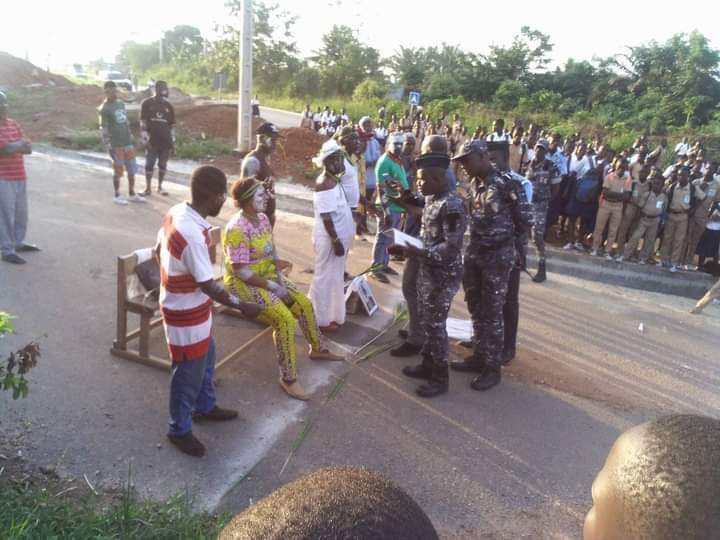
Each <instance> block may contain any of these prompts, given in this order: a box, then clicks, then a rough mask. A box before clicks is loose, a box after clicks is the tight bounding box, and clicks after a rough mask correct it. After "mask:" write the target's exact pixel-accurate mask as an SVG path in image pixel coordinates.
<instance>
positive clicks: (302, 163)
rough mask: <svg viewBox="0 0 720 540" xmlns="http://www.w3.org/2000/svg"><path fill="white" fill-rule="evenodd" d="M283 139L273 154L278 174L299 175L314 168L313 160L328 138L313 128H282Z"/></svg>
mask: <svg viewBox="0 0 720 540" xmlns="http://www.w3.org/2000/svg"><path fill="white" fill-rule="evenodd" d="M280 134H281V135H282V139H280V143H279V144H278V148H277V150H276V151H275V153H274V154H273V156H272V162H273V166H274V168H275V171H276V173H277V174H282V175H291V176H297V175H298V173H305V172H307V171H309V170H311V169H312V163H311V160H312V158H313V157H315V156H316V155H317V153H318V151H319V150H320V147H321V146H322V144H323V143H324V142H325V141H326V140H327V139H326V138H325V137H324V136H322V135H319V134H318V133H317V132H315V131H313V130H312V129H307V128H299V127H296V128H287V129H281V130H280Z"/></svg>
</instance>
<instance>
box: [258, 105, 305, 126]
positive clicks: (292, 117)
mask: <svg viewBox="0 0 720 540" xmlns="http://www.w3.org/2000/svg"><path fill="white" fill-rule="evenodd" d="M260 116H262V117H263V118H264V119H265V120H267V121H268V122H272V123H273V124H275V125H276V126H277V127H279V128H289V127H300V120H302V114H299V113H294V112H289V111H281V110H280V109H271V108H268V107H260Z"/></svg>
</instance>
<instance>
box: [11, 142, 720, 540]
mask: <svg viewBox="0 0 720 540" xmlns="http://www.w3.org/2000/svg"><path fill="white" fill-rule="evenodd" d="M28 170H29V173H30V183H29V190H30V204H31V221H30V231H29V238H28V240H29V241H32V242H37V243H39V244H40V245H41V246H42V247H43V248H44V250H43V252H41V253H38V254H30V255H29V256H28V259H29V260H30V262H29V264H28V265H26V266H24V267H13V266H10V265H2V266H0V309H2V310H7V311H10V312H12V313H14V314H16V315H17V316H18V319H17V320H16V321H15V322H16V327H17V334H16V335H13V336H10V337H9V338H7V339H5V340H3V342H2V351H4V352H5V351H8V350H10V349H11V347H19V346H21V345H23V344H24V343H25V342H27V341H28V340H30V339H33V338H38V339H39V340H40V341H41V346H42V351H43V357H42V358H41V363H40V366H39V367H38V368H37V369H35V370H34V371H33V372H32V373H31V376H30V378H31V380H32V386H31V393H30V397H29V398H28V399H26V400H23V401H18V402H13V401H12V400H10V399H9V398H8V397H7V396H0V403H1V405H0V407H1V408H2V410H3V418H2V420H1V421H2V430H3V434H4V442H5V443H6V444H9V443H10V441H12V444H16V445H18V450H20V451H21V452H22V456H23V458H22V459H28V460H30V461H32V462H33V463H37V464H40V465H47V466H52V467H53V468H55V469H56V470H57V471H58V472H60V473H61V474H68V475H75V476H79V477H80V478H82V475H83V474H87V475H88V476H89V477H90V478H91V479H92V480H93V484H94V485H95V486H96V487H98V488H101V489H106V488H112V487H113V486H115V487H116V486H118V485H121V484H122V483H123V482H124V479H125V477H126V475H127V472H128V467H129V466H132V471H133V482H134V484H135V485H136V487H137V489H138V491H139V492H140V493H141V494H143V495H152V496H156V497H165V496H168V495H171V494H173V493H176V492H178V491H179V490H182V489H184V488H185V487H187V488H188V489H189V491H190V492H191V493H192V494H193V495H195V496H196V498H197V501H198V504H199V505H201V506H203V507H206V508H220V509H223V510H227V511H230V512H237V511H240V510H242V509H243V508H245V507H246V506H247V505H248V504H250V503H251V502H252V501H255V500H257V499H258V498H260V497H262V496H264V495H266V494H268V493H270V492H271V491H272V490H273V489H275V488H276V487H278V486H280V485H282V484H284V483H285V482H288V481H290V480H293V479H295V478H297V477H298V476H299V475H301V474H303V473H305V472H307V471H310V470H313V469H315V468H318V467H323V466H328V465H334V464H359V465H366V466H369V467H372V468H374V469H377V470H380V471H382V472H383V473H385V474H386V475H387V476H388V477H390V478H391V479H393V480H394V481H396V482H397V483H398V484H400V485H401V486H402V487H403V488H405V489H406V490H407V491H408V492H409V493H410V494H411V495H412V496H413V497H414V498H415V499H416V500H417V501H418V503H419V504H420V505H421V506H422V507H423V508H424V509H425V511H426V512H427V513H428V515H429V516H430V517H431V519H432V521H433V522H434V523H435V525H436V527H437V528H438V529H439V530H440V531H441V534H442V536H443V537H445V538H494V539H505V538H507V539H515V538H533V539H535V538H556V539H560V538H563V539H564V538H568V539H570V538H573V539H575V538H578V537H579V536H580V530H581V523H582V518H583V514H584V513H585V511H586V510H587V508H588V507H589V504H590V485H591V482H592V479H593V477H594V475H595V473H596V471H597V470H598V469H599V468H600V466H601V465H602V463H603V460H604V457H605V455H606V453H607V451H608V450H609V448H610V446H611V444H612V442H613V440H614V439H615V437H616V436H617V435H618V433H619V432H621V431H622V430H624V429H626V428H627V427H629V426H631V425H633V424H635V423H638V422H640V421H644V420H646V419H649V418H653V417H655V416H657V415H660V414H665V413H670V412H676V411H682V412H698V413H703V414H710V415H713V416H718V415H720V396H719V395H718V391H717V387H718V382H719V381H720V357H718V354H717V349H718V346H719V345H720V338H719V337H718V335H719V334H718V330H720V310H719V309H718V306H711V307H710V308H709V309H708V310H707V311H706V313H705V314H704V315H702V316H690V315H689V314H687V311H688V310H689V309H690V308H691V307H692V305H693V302H692V300H689V299H683V298H676V297H670V296H664V295H660V294H649V293H647V294H643V293H641V292H639V291H630V290H626V289H622V288H617V287H612V286H607V285H601V284H597V283H594V282H588V281H582V280H574V279H570V278H563V277H559V276H555V275H551V276H550V279H549V281H548V282H547V283H546V284H543V285H536V284H533V283H531V282H530V281H529V280H528V279H526V278H523V283H522V291H521V302H522V314H521V325H520V340H519V346H520V348H519V354H518V358H517V359H516V361H515V362H514V364H513V365H512V366H511V367H510V369H508V370H507V371H506V377H505V380H504V381H503V384H502V385H501V386H500V387H498V388H496V389H494V390H492V391H490V392H488V393H484V394H480V393H477V392H474V391H472V390H471V389H470V388H469V380H470V377H468V376H464V375H459V374H452V376H451V382H450V393H449V394H447V395H444V396H441V397H439V398H436V399H434V400H429V401H426V400H420V399H419V398H416V397H415V394H414V392H413V390H414V388H415V385H416V383H415V382H414V381H411V380H408V379H406V378H404V377H403V376H402V375H400V373H399V371H400V369H401V368H402V366H403V365H405V364H406V362H404V361H400V360H398V359H394V358H392V357H390V356H389V355H388V354H386V353H380V354H377V355H375V356H372V357H370V358H367V359H365V360H364V361H361V362H358V363H355V364H350V363H347V364H339V365H333V366H327V365H318V364H317V363H312V362H311V361H309V360H308V359H307V358H306V357H305V356H304V354H302V351H303V348H304V345H303V344H302V341H300V342H299V347H301V348H300V351H301V354H300V363H299V374H300V375H299V376H300V379H301V381H302V382H303V384H305V386H306V387H307V388H308V389H309V390H310V391H311V392H313V399H312V401H311V402H310V403H308V404H304V403H300V402H297V401H293V400H290V399H289V398H287V397H286V396H285V395H284V394H283V393H282V391H281V390H280V389H279V387H278V385H277V382H276V379H277V368H276V365H275V360H274V352H273V349H272V345H271V342H270V340H269V338H268V339H264V340H262V341H260V342H259V343H258V344H257V345H256V346H254V348H253V349H252V350H251V351H250V352H249V353H248V354H247V355H245V356H244V357H243V358H241V359H238V361H236V362H234V363H233V365H231V366H229V367H227V368H226V369H225V368H224V369H222V370H221V371H220V372H219V373H218V375H217V378H218V395H219V399H220V402H221V403H222V404H224V405H226V406H233V407H237V408H238V409H239V410H240V415H241V419H240V420H239V421H237V422H234V423H231V424H225V425H222V426H220V425H211V426H208V425H198V426H196V428H195V431H196V433H197V435H198V436H199V437H200V438H201V439H202V440H204V441H205V442H206V443H207V445H208V448H209V453H208V456H207V457H206V458H203V459H201V460H195V459H193V458H188V457H186V456H183V455H180V454H179V453H178V452H177V451H176V450H175V449H174V448H172V447H170V445H168V444H167V443H166V441H165V436H164V432H165V422H166V415H167V413H166V401H167V384H168V377H167V374H166V373H163V372H161V371H159V370H155V369H152V368H147V367H144V366H141V365H136V364H132V363H129V362H127V361H124V360H119V359H116V358H114V357H111V356H110V355H109V353H108V348H109V347H110V344H111V341H112V338H113V331H114V319H115V315H114V314H115V287H116V280H115V256H116V255H118V254H125V253H129V252H130V251H132V250H133V249H137V248H140V247H144V246H147V245H151V244H152V242H153V239H154V237H155V233H156V231H157V228H158V227H159V225H160V223H161V220H162V216H163V215H164V213H165V212H166V210H167V208H168V207H169V206H170V205H171V204H173V203H175V202H177V201H179V200H182V199H183V198H184V197H186V195H187V188H186V187H184V186H179V185H170V186H169V188H170V189H171V196H170V197H169V198H160V197H153V198H152V200H151V202H150V203H148V204H146V205H138V204H136V205H130V206H128V207H119V206H116V205H113V204H112V202H111V197H112V188H111V178H110V171H109V169H107V168H103V167H97V166H89V165H80V164H73V163H68V162H60V161H57V160H56V159H53V158H52V157H48V156H33V157H30V158H29V159H28ZM123 185H124V181H123ZM231 212H232V208H230V205H229V204H228V205H226V208H225V212H224V214H223V216H222V217H221V219H219V220H216V223H218V224H222V223H223V222H224V220H225V219H227V217H228V216H229V215H230V213H231ZM310 230H311V221H310V219H309V218H307V217H304V216H298V215H293V214H288V213H281V214H280V219H279V222H278V226H277V228H276V233H275V234H276V241H277V244H278V251H279V253H280V254H281V256H283V257H285V258H289V259H290V260H292V261H293V262H294V263H295V268H294V270H293V274H292V277H293V279H294V280H296V281H297V282H298V284H299V285H300V286H301V287H307V286H308V284H309V282H310V279H311V277H312V276H311V275H310V274H308V273H307V272H306V270H307V269H309V268H311V265H312V246H311V242H310ZM370 250H371V243H370V242H357V244H356V246H355V247H354V251H353V254H352V258H351V261H350V264H349V270H350V271H351V272H359V271H361V270H363V269H364V268H365V267H366V266H367V265H368V262H369V258H370ZM397 268H398V270H401V269H402V268H401V267H400V266H398V267H397ZM392 279H393V281H392V283H391V285H390V286H385V285H374V291H375V293H376V296H377V299H378V301H379V303H380V305H381V307H382V309H383V312H384V315H385V317H386V318H385V319H384V320H385V321H387V317H388V314H389V313H391V312H392V309H393V307H394V305H395V304H396V303H397V301H398V300H399V281H398V279H397V278H392ZM452 316H454V317H458V318H466V317H467V312H466V310H465V307H464V305H463V303H462V297H461V296H458V298H456V301H455V303H454V305H453V309H452ZM380 322H381V319H380V318H376V317H374V318H372V319H367V318H363V317H360V316H356V317H354V318H353V319H352V321H351V324H349V325H348V328H347V329H344V332H343V334H342V335H341V336H339V338H338V342H339V343H338V344H339V346H342V347H345V348H346V349H348V350H352V349H353V347H357V346H358V345H360V344H361V342H362V341H364V340H365V339H367V338H366V336H367V335H368V332H370V331H371V330H372V327H377V326H378V325H379V324H380ZM641 323H642V331H641V330H640V329H639V327H640V324H641ZM255 331H256V329H253V328H252V327H248V326H247V325H245V326H242V327H241V326H238V325H237V323H236V322H235V321H232V320H225V319H222V318H221V317H219V318H218V319H217V320H216V322H215V335H216V337H217V339H218V342H219V344H220V347H221V348H223V347H227V346H228V344H229V343H237V342H242V340H246V339H249V337H251V336H252V335H254V334H253V333H254V332H255ZM391 335H392V334H391ZM381 341H382V340H381ZM153 348H154V349H155V350H156V351H158V352H161V351H162V348H163V343H162V339H161V337H160V336H158V335H155V337H154V339H153ZM221 352H222V351H221ZM416 361H417V359H416ZM341 381H344V383H343V382H341ZM1 447H2V445H0V450H1V449H2V448H1ZM293 449H294V450H293ZM13 455H15V454H14V453H13ZM81 483H82V482H81Z"/></svg>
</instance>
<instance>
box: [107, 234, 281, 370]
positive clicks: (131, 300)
mask: <svg viewBox="0 0 720 540" xmlns="http://www.w3.org/2000/svg"><path fill="white" fill-rule="evenodd" d="M220 242H221V232H220V228H218V227H213V228H212V229H211V230H210V244H209V246H208V252H209V255H210V261H211V262H212V264H213V268H214V270H215V271H214V274H215V277H216V279H222V266H221V265H219V263H218V256H217V251H218V246H219V245H220ZM138 254H139V253H138V252H134V253H131V254H130V255H124V256H121V257H118V261H117V325H116V336H115V340H114V341H113V345H112V347H111V348H110V353H111V354H112V355H114V356H117V357H119V358H124V359H126V360H132V361H134V362H139V363H141V364H145V365H148V366H152V367H157V368H160V369H170V367H171V366H172V362H171V361H170V360H169V359H167V358H160V357H158V356H155V355H152V354H150V331H151V330H152V329H154V328H157V327H158V326H161V325H162V317H160V316H159V315H158V313H159V311H160V306H159V304H158V301H157V300H156V299H154V298H152V297H151V296H149V295H148V294H147V293H148V291H145V290H144V289H143V288H142V286H139V287H137V286H136V287H133V289H135V290H131V287H130V285H132V281H135V280H137V277H136V274H135V269H136V268H137V266H138ZM137 283H138V285H139V282H137ZM138 288H139V289H142V291H143V292H141V291H139V290H138ZM215 311H216V313H223V314H227V315H230V316H232V317H237V318H243V319H244V318H245V317H244V316H243V315H242V313H240V312H239V311H237V310H234V309H230V308H227V307H225V306H218V305H216V306H215ZM129 313H133V314H135V315H138V316H139V317H140V326H139V327H138V328H137V329H135V330H132V331H130V332H128V314H129ZM270 330H271V329H270V327H262V329H261V330H260V331H259V332H258V333H257V334H256V335H255V336H253V337H252V339H250V340H248V341H246V342H245V343H243V344H242V345H241V346H240V347H238V348H236V349H235V350H233V351H232V352H230V353H229V354H228V355H226V356H224V357H223V358H221V359H220V360H218V361H216V363H215V368H216V369H218V368H220V366H222V365H223V364H225V363H226V362H229V361H230V360H233V359H234V358H237V357H238V356H239V355H240V354H241V353H242V352H243V351H244V350H246V349H248V348H249V347H250V346H251V345H252V344H253V343H255V342H256V341H258V340H259V339H261V338H262V337H263V336H264V335H265V334H267V333H269V332H270ZM138 338H139V343H138V348H137V349H131V348H130V347H128V345H129V343H130V342H132V341H134V340H135V339H138Z"/></svg>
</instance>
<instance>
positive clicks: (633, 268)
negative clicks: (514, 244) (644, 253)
mask: <svg viewBox="0 0 720 540" xmlns="http://www.w3.org/2000/svg"><path fill="white" fill-rule="evenodd" d="M546 250H547V262H546V264H547V271H548V273H549V274H553V273H554V274H560V275H566V276H571V277H577V278H582V279H589V280H592V281H599V282H600V283H606V284H608V285H615V286H618V287H628V288H631V289H639V290H643V291H648V292H656V293H663V294H672V295H675V296H683V297H685V298H692V299H698V298H700V297H702V296H703V295H704V294H705V292H706V291H707V290H708V289H709V288H710V287H711V286H712V285H713V283H715V281H716V280H717V278H715V277H713V276H711V275H710V274H706V273H704V272H690V271H682V270H681V271H679V272H677V273H676V274H671V273H670V272H669V271H668V270H667V269H665V268H661V267H660V266H659V265H639V264H636V263H630V262H621V263H618V262H615V261H608V260H605V259H604V258H599V257H591V256H590V255H588V254H580V253H568V252H566V251H563V250H561V249H555V248H546ZM537 263H538V259H537V254H536V253H534V252H531V253H528V266H529V268H531V269H534V268H537ZM548 279H552V276H549V277H548Z"/></svg>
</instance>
